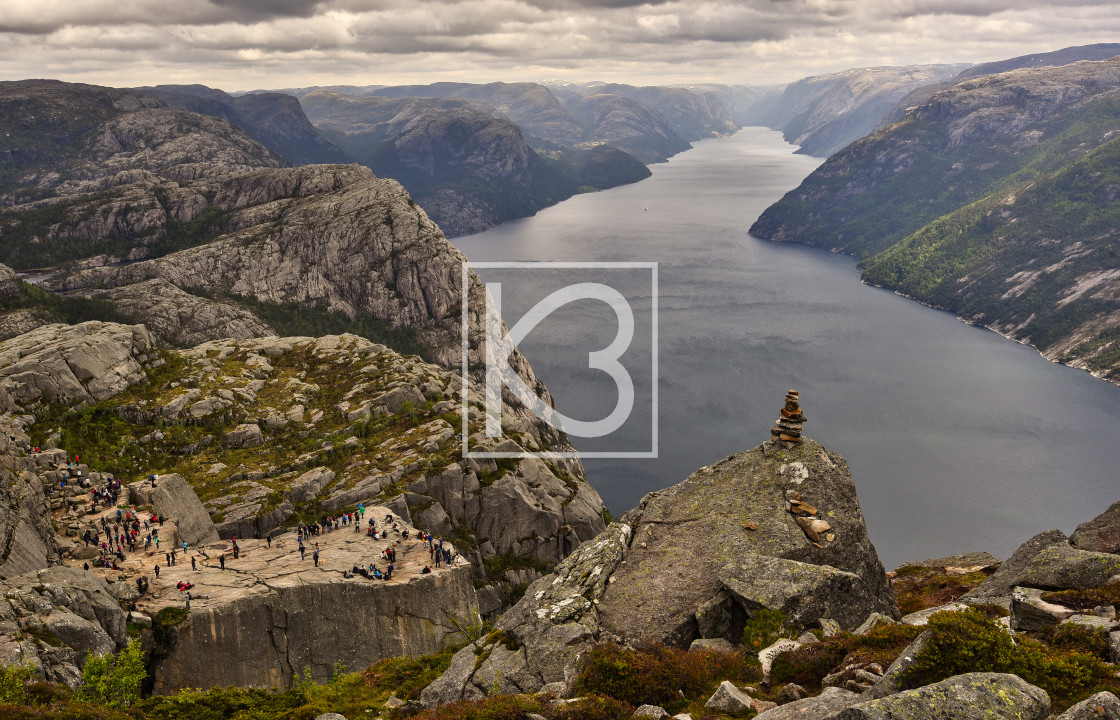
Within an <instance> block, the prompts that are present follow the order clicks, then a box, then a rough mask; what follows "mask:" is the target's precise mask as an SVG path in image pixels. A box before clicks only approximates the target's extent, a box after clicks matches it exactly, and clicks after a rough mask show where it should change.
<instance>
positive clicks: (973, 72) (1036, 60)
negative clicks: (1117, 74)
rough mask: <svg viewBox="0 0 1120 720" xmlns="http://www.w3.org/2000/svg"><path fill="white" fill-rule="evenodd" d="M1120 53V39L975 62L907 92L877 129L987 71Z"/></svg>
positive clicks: (994, 71)
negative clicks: (951, 75)
mask: <svg viewBox="0 0 1120 720" xmlns="http://www.w3.org/2000/svg"><path fill="white" fill-rule="evenodd" d="M1117 55H1120V43H1101V44H1098V45H1078V46H1076V47H1068V48H1065V49H1063V50H1056V51H1054V52H1048V53H1037V54H1034V55H1022V56H1020V57H1016V58H1011V59H1009V60H1000V61H997V62H989V63H980V64H979V65H973V66H972V67H970V68H966V69H965V70H962V71H961V72H960V73H958V74H957V75H955V76H954V77H952V78H950V79H949V80H944V81H942V82H939V83H931V84H929V85H925V86H923V87H920V88H918V89H916V90H913V91H911V92H909V93H907V94H906V95H904V96H903V97H902V99H901V100H899V101H898V104H897V105H895V106H894V108H893V109H891V111H890V112H888V113H886V114H885V115H884V116H883V118H882V119H881V120H880V121H879V124H878V125H877V126H876V128H875V129H879V128H880V127H886V126H887V125H891V124H894V123H896V122H898V121H899V120H901V119H902V118H903V117H904V116H905V115H906V111H907V110H908V109H909V108H913V107H917V106H918V105H921V104H922V103H923V102H925V101H926V100H928V99H929V98H931V97H933V95H934V94H935V93H938V92H941V91H942V90H948V89H949V88H951V87H952V86H953V85H956V84H957V83H959V82H962V81H964V80H969V79H971V78H977V77H982V76H984V75H995V74H997V73H1003V72H1009V71H1011V70H1018V69H1020V68H1031V67H1034V68H1038V67H1055V66H1058V65H1069V64H1070V63H1075V62H1080V61H1081V60H1108V59H1109V58H1112V57H1115V56H1117Z"/></svg>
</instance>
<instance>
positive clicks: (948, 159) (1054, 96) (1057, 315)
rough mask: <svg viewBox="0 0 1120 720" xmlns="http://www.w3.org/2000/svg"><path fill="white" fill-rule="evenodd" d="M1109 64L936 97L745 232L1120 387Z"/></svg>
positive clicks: (1114, 104) (1113, 88) (992, 79)
mask: <svg viewBox="0 0 1120 720" xmlns="http://www.w3.org/2000/svg"><path fill="white" fill-rule="evenodd" d="M1118 116H1120V58H1114V59H1111V60H1105V61H1098V62H1088V61H1085V62H1077V63H1074V64H1071V65H1064V66H1059V67H1045V68H1037V69H1021V70H1015V71H1012V72H1008V73H1003V74H998V75H989V76H984V77H980V78H976V79H972V80H967V81H965V82H962V83H960V84H958V85H956V86H954V87H952V88H950V89H947V90H943V91H941V92H938V93H936V94H934V95H933V96H932V97H931V98H930V99H928V100H927V101H926V102H924V103H922V104H921V105H919V106H917V107H916V108H912V109H911V110H909V111H907V113H906V115H905V117H904V119H903V120H901V121H900V122H898V123H895V124H894V125H891V126H889V127H886V128H884V129H882V130H880V131H878V132H876V133H874V134H873V135H871V136H869V137H867V138H864V139H863V140H861V141H859V142H856V143H854V144H853V145H851V146H849V147H847V148H845V149H844V150H843V151H841V152H838V153H837V154H835V155H833V156H832V157H831V158H829V159H828V161H826V162H825V163H824V164H823V165H822V166H821V167H820V168H818V169H817V170H816V171H814V172H813V173H812V174H811V175H810V176H809V177H808V178H806V179H805V181H804V182H803V183H802V184H801V186H800V187H798V188H797V189H795V190H793V191H791V192H789V193H787V195H786V196H785V197H784V198H782V200H780V201H779V202H777V203H775V204H774V205H772V206H771V207H770V208H768V209H767V210H766V211H765V212H764V213H763V214H762V216H761V217H759V219H758V221H757V222H756V223H755V224H754V226H753V227H752V228H751V233H752V234H754V235H756V236H758V237H762V238H769V239H773V240H793V241H799V242H807V243H810V244H815V245H820V246H822V247H826V248H830V249H835V250H840V251H842V252H848V253H852V254H854V255H856V256H857V257H860V258H861V259H862V263H861V266H862V268H863V270H864V278H865V280H867V281H868V282H873V283H876V284H881V285H884V286H886V287H890V288H894V289H897V290H898V291H899V292H902V293H905V294H907V295H911V296H913V297H915V298H917V299H919V300H922V301H923V302H927V303H930V304H934V305H936V306H939V307H944V308H947V309H949V310H952V311H954V312H956V313H958V314H959V315H961V316H962V317H963V318H965V319H966V320H968V321H969V322H972V323H975V324H980V325H984V326H987V327H990V328H992V329H995V330H997V331H999V332H1001V333H1004V334H1006V335H1008V336H1009V337H1012V338H1014V339H1016V340H1019V341H1021V342H1026V343H1030V344H1032V345H1034V346H1035V347H1036V348H1038V349H1039V350H1040V351H1041V352H1042V353H1043V355H1045V356H1046V357H1048V358H1050V359H1052V360H1056V361H1061V362H1065V363H1068V364H1071V365H1074V366H1077V367H1084V368H1086V369H1089V370H1090V371H1092V372H1093V373H1094V374H1096V375H1099V376H1102V377H1106V378H1108V379H1110V380H1112V381H1113V382H1120V354H1117V352H1116V350H1115V342H1116V338H1117V336H1118V335H1120V260H1118V257H1120V245H1118V239H1117V237H1116V235H1115V227H1116V226H1117V222H1118V221H1120V215H1118V212H1120V206H1118V205H1117V203H1116V202H1115V201H1116V200H1117V198H1118V197H1120V195H1117V190H1116V188H1117V187H1120V184H1118V178H1117V176H1116V174H1115V172H1114V171H1113V168H1114V166H1115V162H1116V158H1117V157H1118V152H1120V146H1118V145H1117V142H1116V140H1115V135H1116V134H1117V133H1118V132H1120V122H1118V121H1117V117H1118Z"/></svg>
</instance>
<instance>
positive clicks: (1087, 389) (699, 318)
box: [455, 128, 1120, 567]
mask: <svg viewBox="0 0 1120 720" xmlns="http://www.w3.org/2000/svg"><path fill="white" fill-rule="evenodd" d="M793 150H794V148H793V147H792V146H790V145H787V144H785V143H784V142H783V141H782V139H781V136H780V134H778V133H776V132H771V131H769V130H764V129H759V128H748V129H745V130H743V131H741V132H740V133H738V134H737V135H736V136H735V137H732V138H724V139H718V140H705V141H703V142H700V143H697V144H696V145H695V147H694V149H693V150H691V151H689V152H685V153H682V154H681V155H678V156H677V157H675V158H673V159H672V160H671V161H670V162H668V163H665V164H662V165H656V166H654V167H653V177H651V178H649V179H648V180H644V181H642V182H640V183H637V184H634V185H628V186H626V187H621V188H615V189H613V190H608V191H605V192H600V193H593V194H588V195H581V196H577V197H575V198H573V199H571V200H568V201H565V202H563V203H561V204H559V205H557V206H555V207H552V208H549V209H547V210H544V211H542V212H540V213H538V214H537V215H536V216H535V217H532V218H527V219H525V220H520V221H516V222H511V223H508V224H506V225H503V226H501V227H498V228H495V229H493V230H489V231H487V232H484V233H479V234H477V235H472V236H468V237H462V238H458V239H456V240H455V243H456V245H458V246H459V247H460V248H461V249H462V250H463V251H464V252H465V253H466V255H467V256H468V257H469V258H470V259H471V260H472V261H473V262H481V261H510V260H537V261H540V260H549V261H604V260H606V261H639V262H657V263H659V281H660V282H659V285H660V302H659V323H658V329H659V333H660V338H659V343H658V346H659V350H660V356H659V361H660V368H659V377H660V383H659V393H660V398H659V399H660V407H659V412H658V417H659V429H660V442H659V457H658V458H657V459H624V460H597V459H588V460H585V462H584V465H585V467H586V469H587V473H588V479H589V480H590V481H591V483H592V484H593V485H594V486H595V487H596V489H598V490H599V492H600V494H601V495H602V496H603V499H604V501H605V502H606V503H607V506H608V507H609V508H610V509H611V510H612V511H613V512H614V513H615V514H618V513H620V512H622V511H625V510H627V509H629V508H631V507H633V506H634V505H636V504H637V502H638V500H639V499H640V498H641V496H642V495H643V494H645V493H647V492H649V491H651V490H655V489H658V488H662V487H666V486H668V485H672V484H674V483H677V482H679V481H680V480H682V479H684V478H685V477H687V476H688V475H689V474H690V473H691V472H693V471H694V470H696V469H697V468H699V467H701V466H703V465H707V464H710V463H713V462H715V461H717V460H719V459H721V458H723V457H724V456H726V455H728V454H730V453H734V452H738V451H740V450H744V449H747V448H750V447H753V446H755V445H757V444H759V443H761V442H762V441H764V440H766V439H767V438H768V437H769V435H768V430H769V428H770V426H771V425H772V423H773V421H774V420H775V419H776V418H777V414H778V408H779V407H780V405H781V402H782V397H783V394H784V392H785V390H786V389H787V388H797V389H799V390H800V391H801V397H802V407H803V409H804V411H805V414H806V416H807V417H808V418H809V422H808V423H807V424H806V426H805V433H806V435H808V436H809V437H812V438H813V439H815V440H817V441H819V442H821V443H823V444H824V445H826V446H827V447H829V448H830V449H832V450H835V451H837V452H839V453H841V454H843V455H844V456H845V457H846V458H847V459H848V462H849V464H850V465H851V468H852V472H853V475H854V477H855V481H856V486H857V488H858V490H859V497H860V502H861V504H862V506H863V510H864V515H865V517H866V520H867V525H868V527H869V529H870V533H871V539H872V540H873V541H874V543H875V545H876V547H877V548H878V551H879V555H880V557H881V558H882V559H883V562H884V564H886V565H887V566H888V567H895V566H897V565H898V564H900V563H902V562H904V561H906V560H918V559H923V558H928V557H936V556H940V555H945V554H950V553H956V552H964V551H969V550H988V551H989V552H992V553H994V554H996V555H998V556H1000V557H1007V556H1008V555H1009V554H1010V553H1011V552H1012V551H1013V550H1014V549H1015V548H1016V547H1018V545H1019V544H1021V543H1022V542H1023V541H1024V540H1026V539H1027V538H1028V537H1030V536H1031V535H1033V534H1035V533H1036V532H1039V531H1042V530H1047V529H1050V528H1059V529H1061V530H1063V531H1065V532H1067V533H1069V532H1072V530H1073V529H1074V527H1076V525H1077V524H1079V523H1081V522H1083V521H1085V520H1088V519H1090V518H1092V517H1094V516H1095V515H1097V514H1098V513H1100V512H1101V511H1103V510H1104V509H1105V508H1106V507H1107V506H1108V505H1109V504H1111V503H1112V502H1115V501H1116V500H1120V471H1118V469H1117V468H1118V464H1117V457H1118V455H1117V447H1118V444H1120V388H1117V387H1114V386H1112V385H1109V384H1107V383H1105V382H1104V381H1101V380H1096V379H1094V378H1092V377H1090V376H1089V375H1088V374H1086V373H1084V372H1082V371H1078V370H1073V369H1070V368H1066V367H1063V366H1060V365H1055V364H1052V363H1050V362H1048V361H1046V360H1045V359H1043V358H1041V357H1040V356H1039V355H1038V354H1037V353H1035V351H1034V350H1032V349H1031V348H1028V347H1024V346H1021V345H1018V344H1016V343H1014V342H1011V341H1009V340H1005V339H1003V338H1001V337H999V336H998V335H996V334H995V333H992V332H988V331H986V330H982V329H979V328H974V327H970V326H968V325H965V324H963V323H960V322H958V321H957V320H956V319H955V318H954V317H953V316H952V315H951V314H949V313H945V312H940V311H936V310H931V309H929V308H926V307H923V306H921V305H919V304H918V303H916V302H913V301H910V300H906V299H904V298H901V297H898V296H896V295H894V294H892V293H890V292H888V291H885V290H881V289H876V288H872V287H868V286H866V285H863V284H861V283H860V282H859V272H858V271H857V269H856V267H855V262H854V260H853V259H852V258H849V257H845V256H842V255H836V254H832V253H829V252H825V251H823V250H819V249H816V248H810V247H806V246H800V245H792V244H777V243H769V242H765V241H761V240H756V239H755V238H752V237H750V236H749V235H748V234H747V228H748V227H750V225H751V223H752V222H754V220H755V218H757V217H758V215H759V213H761V212H762V210H763V209H765V208H766V207H767V206H768V205H769V204H770V203H772V202H774V201H775V200H777V199H778V198H780V197H781V196H782V194H784V193H785V192H786V191H787V190H789V189H791V188H794V187H796V186H797V185H798V184H799V183H800V182H801V180H802V179H803V178H804V177H805V176H806V175H808V174H809V173H810V172H811V171H812V170H813V169H814V168H815V167H816V166H817V164H818V163H819V161H818V160H816V159H813V158H808V157H804V156H800V155H794V154H793V152H792V151H793ZM480 274H481V275H482V276H483V278H484V279H487V280H492V279H495V278H499V277H500V278H501V279H502V281H503V284H504V288H505V289H504V290H503V297H504V301H505V305H504V309H505V311H506V316H507V319H509V317H510V312H511V311H513V310H518V311H521V310H523V309H524V308H518V306H517V300H516V297H515V296H516V295H517V292H515V290H516V289H517V288H516V283H517V282H518V280H517V277H518V276H517V275H516V274H512V275H511V274H510V273H509V272H508V271H502V270H486V269H483V270H480ZM521 282H523V284H525V285H526V287H525V288H523V289H524V290H526V294H528V291H530V290H532V289H533V288H532V287H530V286H535V285H537V284H538V283H539V282H540V281H539V280H538V279H534V278H533V277H532V274H531V273H528V274H525V275H524V279H523V280H522V281H521ZM639 285H640V284H638V283H635V287H639ZM635 292H637V290H635ZM529 304H531V302H529ZM569 310H570V312H567V313H563V314H558V315H557V317H555V318H552V319H551V322H548V323H545V324H542V325H540V326H538V328H537V331H536V332H534V333H532V334H530V335H529V337H528V339H527V340H525V341H524V342H522V343H521V349H522V351H523V352H524V353H525V355H527V356H528V358H529V360H530V361H531V362H532V364H533V367H534V369H535V370H536V372H537V374H538V375H539V376H540V377H541V379H543V380H544V382H545V383H546V384H547V385H548V387H549V389H550V390H551V391H552V393H553V395H554V396H555V397H556V398H557V402H558V407H559V408H560V410H561V411H562V412H563V411H566V412H568V414H569V415H572V416H576V417H582V418H585V419H595V418H598V417H602V416H604V415H606V414H607V412H609V411H610V409H611V408H613V406H614V402H615V393H614V385H613V383H611V382H607V383H605V384H604V383H602V382H599V381H598V380H600V379H601V378H596V377H592V378H591V379H589V377H588V373H589V372H590V371H587V370H586V350H587V349H597V348H598V347H602V345H603V343H599V344H598V345H594V346H592V347H590V348H586V347H584V349H583V350H580V347H582V346H584V345H586V340H587V338H588V337H591V336H595V337H597V336H598V335H599V334H603V336H604V337H605V338H606V341H608V342H609V340H610V338H611V337H613V335H614V329H613V326H611V328H610V330H609V332H605V334H604V333H601V332H600V331H599V330H596V328H597V327H598V326H599V325H601V323H600V322H598V319H597V318H596V312H595V311H594V310H590V309H587V308H584V309H583V310H584V311H577V306H575V305H573V306H571V307H570V308H569ZM610 318H613V315H610V316H609V318H608V325H609V324H610V323H611V322H613V320H610ZM640 319H641V318H639V320H640ZM647 319H648V318H647ZM639 325H640V322H639ZM638 337H639V339H643V338H644V335H643V333H642V332H641V330H639V333H638ZM636 342H637V341H636ZM579 352H583V353H584V355H582V356H581V355H580V354H579ZM581 363H582V365H583V366H584V370H583V373H582V374H581V373H580V372H578V368H579V367H580V364H581ZM645 381H646V382H647V383H648V374H647V377H646V379H645ZM635 382H636V384H637V385H638V386H639V393H638V403H639V405H642V403H643V402H645V400H646V399H647V398H646V394H643V393H641V391H640V386H641V385H642V382H641V378H640V377H637V376H636V377H635ZM641 416H642V413H641V412H640V411H639V412H638V413H637V414H636V417H638V418H639V419H640V418H641ZM648 419H649V418H648V412H647V413H646V416H645V420H646V422H647V423H648ZM624 430H625V428H624ZM645 432H646V433H647V437H648V425H647V429H646V430H645ZM634 433H639V430H634ZM636 436H637V435H635V437H636ZM647 444H648V443H647ZM576 446H577V447H578V448H579V449H580V450H588V449H599V448H601V447H605V446H603V445H602V443H600V442H599V441H576ZM718 511H719V508H713V512H718Z"/></svg>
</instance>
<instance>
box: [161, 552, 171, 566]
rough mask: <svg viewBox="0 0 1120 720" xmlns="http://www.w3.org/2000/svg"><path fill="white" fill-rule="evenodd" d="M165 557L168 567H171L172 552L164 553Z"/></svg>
mask: <svg viewBox="0 0 1120 720" xmlns="http://www.w3.org/2000/svg"><path fill="white" fill-rule="evenodd" d="M163 557H164V558H165V559H166V560H167V567H171V553H164V554H163Z"/></svg>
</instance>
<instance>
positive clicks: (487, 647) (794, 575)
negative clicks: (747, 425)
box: [422, 441, 898, 705]
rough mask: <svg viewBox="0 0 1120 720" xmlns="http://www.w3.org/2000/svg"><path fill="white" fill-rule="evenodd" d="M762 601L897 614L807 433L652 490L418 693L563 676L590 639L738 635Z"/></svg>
mask: <svg viewBox="0 0 1120 720" xmlns="http://www.w3.org/2000/svg"><path fill="white" fill-rule="evenodd" d="M717 506H718V507H719V508H720V512H718V513H716V512H713V510H712V509H713V508H714V507H717ZM825 518H827V520H826V519H825ZM762 609H766V610H771V611H781V612H783V613H785V614H786V616H787V617H788V618H789V621H790V623H791V624H792V625H793V626H795V627H797V628H799V629H802V630H803V629H808V628H810V627H814V626H816V624H817V622H818V621H819V620H820V619H821V618H827V619H830V620H833V621H835V622H837V623H839V625H840V626H841V627H844V628H855V627H857V626H858V625H860V624H861V623H862V622H863V621H864V619H866V618H867V617H868V616H869V615H870V614H871V613H874V612H878V613H882V614H885V615H887V616H893V617H898V607H897V603H896V600H895V595H894V592H893V590H892V589H891V586H890V584H889V582H888V581H887V577H886V573H885V572H884V570H883V567H882V565H881V564H880V563H879V560H878V557H877V555H876V554H875V549H874V547H872V545H871V543H870V541H869V540H868V539H867V534H866V528H865V526H864V523H863V517H862V515H861V513H860V510H859V504H858V501H857V499H856V495H855V486H854V484H853V482H852V478H851V475H850V473H849V471H848V468H847V464H846V463H845V462H844V459H843V458H842V457H840V456H839V455H836V454H835V453H832V452H829V451H828V450H826V449H824V448H823V447H821V446H820V445H818V444H816V443H814V442H812V441H806V442H804V443H802V444H798V445H794V444H789V443H782V442H778V441H774V442H768V443H765V444H763V445H761V446H759V447H757V448H754V449H752V450H749V451H747V452H744V453H740V454H738V455H732V456H730V457H728V458H726V459H725V460H723V461H721V462H719V463H717V464H715V465H712V466H710V467H705V468H701V469H700V470H699V471H698V472H696V473H694V474H693V475H692V476H690V477H689V478H688V479H686V480H685V481H684V482H682V483H680V484H679V485H675V486H673V487H671V488H668V489H666V490H662V491H659V492H655V493H652V494H650V495H648V496H646V497H645V498H644V499H643V500H642V502H641V504H640V505H639V506H638V507H637V508H635V509H634V510H632V511H630V512H628V513H626V514H625V515H623V516H622V517H621V518H619V519H618V520H617V521H616V522H614V523H612V524H611V525H610V526H609V527H608V528H607V529H606V530H605V531H604V532H603V533H602V534H600V535H599V536H597V537H596V538H594V539H593V540H591V541H588V542H586V543H584V544H583V545H581V546H580V547H579V548H578V549H577V550H576V551H575V552H574V553H573V554H572V555H571V556H570V557H568V559H566V560H565V561H564V562H563V563H561V564H560V566H559V567H558V568H557V571H556V573H555V574H554V575H549V576H546V577H544V578H542V579H540V580H538V581H536V582H535V583H533V584H532V585H530V586H529V589H528V590H527V591H526V594H525V597H524V598H523V599H522V600H521V601H520V602H519V603H518V604H517V605H516V606H514V607H513V608H512V609H511V610H509V611H508V612H506V613H505V614H504V615H502V617H501V618H500V619H499V621H498V623H497V625H496V629H497V632H496V633H495V634H494V635H493V636H491V637H487V638H484V639H482V640H480V641H478V642H476V643H475V644H474V645H471V646H468V647H467V648H465V649H464V650H461V651H460V652H459V654H458V655H456V657H455V658H454V659H453V660H452V661H451V666H450V668H449V669H448V671H447V672H446V673H445V674H444V675H443V676H442V677H441V678H440V679H439V680H437V681H436V682H435V683H433V684H432V685H431V686H429V687H428V688H427V689H426V690H425V691H424V694H423V696H422V701H423V702H424V703H425V704H429V705H434V704H439V703H446V702H453V701H457V700H460V699H466V700H470V699H476V698H479V697H483V696H485V695H486V693H487V692H488V691H489V689H490V688H492V687H495V686H497V687H500V688H501V689H502V691H503V692H531V691H533V690H536V689H539V688H540V687H542V686H543V685H546V684H548V683H555V682H559V683H565V684H570V683H571V681H572V679H573V676H574V671H575V663H576V660H577V658H578V657H579V656H580V655H581V654H582V653H583V652H585V651H586V650H587V649H588V648H589V647H590V646H591V645H592V644H593V643H596V642H603V641H607V640H614V641H617V642H621V643H629V642H637V641H640V640H644V641H659V642H664V643H667V644H670V645H675V646H678V647H685V648H687V647H689V646H690V644H691V643H692V641H694V640H696V639H699V638H711V639H714V638H721V639H724V640H728V641H735V642H738V641H740V640H741V635H742V631H743V626H744V624H745V623H746V621H747V620H748V618H750V617H751V616H752V615H753V614H754V613H756V612H757V611H759V610H762ZM480 658H481V659H480Z"/></svg>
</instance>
